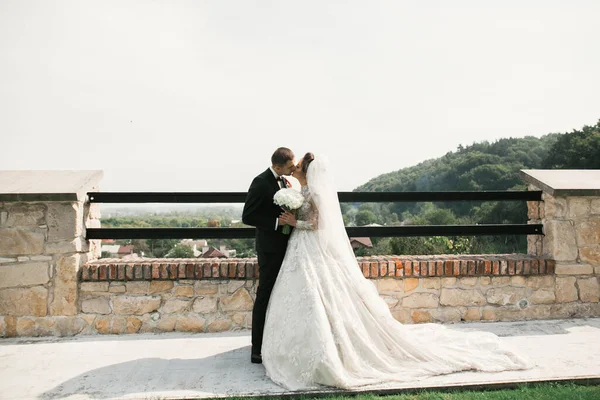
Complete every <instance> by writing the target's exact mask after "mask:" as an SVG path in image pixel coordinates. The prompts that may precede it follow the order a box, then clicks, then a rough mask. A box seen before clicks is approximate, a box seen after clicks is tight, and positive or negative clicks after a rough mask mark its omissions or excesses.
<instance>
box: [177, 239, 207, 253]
mask: <svg viewBox="0 0 600 400" xmlns="http://www.w3.org/2000/svg"><path fill="white" fill-rule="evenodd" d="M179 243H181V244H183V245H185V246H189V247H191V248H192V251H193V252H194V257H200V255H201V254H202V253H204V252H205V251H206V250H204V249H207V248H208V242H207V241H206V239H199V240H193V239H183V240H182V241H181V242H179Z"/></svg>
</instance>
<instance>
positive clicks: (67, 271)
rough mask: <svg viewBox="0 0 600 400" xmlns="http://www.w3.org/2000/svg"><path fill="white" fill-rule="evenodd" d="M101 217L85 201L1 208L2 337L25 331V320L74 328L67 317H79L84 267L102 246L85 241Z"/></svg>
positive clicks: (4, 205)
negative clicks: (82, 268) (89, 227)
mask: <svg viewBox="0 0 600 400" xmlns="http://www.w3.org/2000/svg"><path fill="white" fill-rule="evenodd" d="M98 217H99V215H98V213H97V208H94V207H90V206H89V203H87V204H85V203H84V202H83V201H65V202H61V201H48V202H42V201H40V202H19V201H11V202H1V203H0V335H2V336H15V335H17V334H18V333H19V332H21V333H24V332H26V331H27V329H26V327H27V326H28V324H30V323H31V321H30V320H28V319H23V318H22V317H25V316H27V317H31V318H42V320H47V321H48V322H47V323H50V324H54V325H56V324H61V323H62V324H72V323H73V321H74V320H73V319H72V318H67V317H69V316H75V315H77V314H79V299H78V296H79V288H78V275H79V272H80V268H81V266H83V265H85V263H86V262H87V261H88V260H93V259H96V258H98V256H99V254H100V253H99V252H100V244H99V242H98V241H87V240H85V227H86V226H99V220H98ZM58 316H61V317H60V318H58V319H55V318H53V317H58ZM60 321H63V322H60ZM56 329H58V330H59V331H64V332H65V333H70V332H72V331H73V329H72V328H71V327H62V326H60V327H58V326H57V327H56ZM38 334H42V330H40V331H39V332H38Z"/></svg>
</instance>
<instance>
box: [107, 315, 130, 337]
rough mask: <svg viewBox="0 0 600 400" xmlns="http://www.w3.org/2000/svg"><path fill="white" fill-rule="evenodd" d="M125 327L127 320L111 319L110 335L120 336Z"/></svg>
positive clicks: (123, 318)
mask: <svg viewBox="0 0 600 400" xmlns="http://www.w3.org/2000/svg"><path fill="white" fill-rule="evenodd" d="M126 325H127V319H126V318H125V317H117V316H115V317H113V319H112V323H111V325H110V333H112V334H113V335H120V334H122V333H125V327H126Z"/></svg>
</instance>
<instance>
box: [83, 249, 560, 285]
mask: <svg viewBox="0 0 600 400" xmlns="http://www.w3.org/2000/svg"><path fill="white" fill-rule="evenodd" d="M357 261H358V263H357V264H358V265H357V267H358V268H360V269H361V271H362V273H363V275H364V276H365V277H366V278H381V277H398V278H402V277H459V276H513V275H524V276H529V275H545V274H553V273H554V267H555V262H554V260H551V259H546V258H543V257H536V256H527V255H521V254H508V255H468V256H467V255H461V256H455V255H453V256H408V257H401V256H372V257H358V258H357ZM258 272H259V267H258V262H257V260H256V259H255V258H249V259H205V260H198V259H197V258H193V259H181V258H175V259H165V258H157V259H140V260H137V261H123V260H122V259H101V260H97V261H93V262H90V263H88V264H86V265H85V266H84V267H83V268H82V269H81V275H80V279H81V281H84V282H86V281H136V280H180V279H257V278H258Z"/></svg>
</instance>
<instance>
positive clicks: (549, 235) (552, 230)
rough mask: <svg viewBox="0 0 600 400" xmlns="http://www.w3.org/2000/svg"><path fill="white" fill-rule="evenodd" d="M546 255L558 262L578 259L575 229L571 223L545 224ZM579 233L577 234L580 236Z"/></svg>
mask: <svg viewBox="0 0 600 400" xmlns="http://www.w3.org/2000/svg"><path fill="white" fill-rule="evenodd" d="M544 233H545V234H546V236H544V239H543V240H544V245H543V246H544V253H545V255H546V256H550V257H552V258H553V259H555V260H556V261H573V260H575V259H576V258H577V242H576V241H575V236H576V232H575V227H574V226H573V223H572V222H571V221H553V220H551V221H547V222H546V223H545V224H544ZM578 233H579V232H577V234H578Z"/></svg>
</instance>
